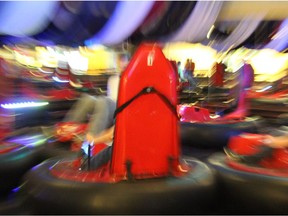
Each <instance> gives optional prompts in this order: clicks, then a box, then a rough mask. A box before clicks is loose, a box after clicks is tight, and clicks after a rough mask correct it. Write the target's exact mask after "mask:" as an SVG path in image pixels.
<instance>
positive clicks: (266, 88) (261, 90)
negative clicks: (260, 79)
mask: <svg viewBox="0 0 288 216" xmlns="http://www.w3.org/2000/svg"><path fill="white" fill-rule="evenodd" d="M270 88H272V86H266V87H264V88H263V89H260V90H257V91H256V92H264V91H267V90H268V89H270Z"/></svg>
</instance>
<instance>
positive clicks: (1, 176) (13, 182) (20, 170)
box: [0, 146, 37, 197]
mask: <svg viewBox="0 0 288 216" xmlns="http://www.w3.org/2000/svg"><path fill="white" fill-rule="evenodd" d="M36 163H37V152H36V151H35V150H34V149H33V148H29V147H26V146H22V147H19V148H17V149H15V150H14V151H11V152H8V153H5V154H1V155H0V164H1V166H0V194H1V197H2V196H6V195H7V194H8V193H9V192H10V191H11V190H12V189H13V188H15V187H17V186H18V184H20V180H21V177H22V176H23V175H24V174H25V173H26V172H27V171H28V170H29V169H30V168H32V167H33V166H34V165H36Z"/></svg>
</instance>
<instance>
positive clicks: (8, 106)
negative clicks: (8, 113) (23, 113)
mask: <svg viewBox="0 0 288 216" xmlns="http://www.w3.org/2000/svg"><path fill="white" fill-rule="evenodd" d="M48 104H49V103H48V102H33V101H29V102H21V103H8V104H1V107H2V108H4V109H18V108H27V107H39V106H46V105H48Z"/></svg>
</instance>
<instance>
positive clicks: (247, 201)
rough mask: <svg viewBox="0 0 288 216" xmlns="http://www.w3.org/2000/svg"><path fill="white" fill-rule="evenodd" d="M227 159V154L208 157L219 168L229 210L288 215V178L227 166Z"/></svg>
mask: <svg viewBox="0 0 288 216" xmlns="http://www.w3.org/2000/svg"><path fill="white" fill-rule="evenodd" d="M225 158H226V155H225V154H224V153H215V154H213V155H211V156H210V157H209V158H208V159H207V161H208V163H209V164H210V165H211V166H212V167H213V168H214V169H215V171H216V176H217V181H218V183H219V188H221V191H219V195H218V197H219V200H221V201H222V208H223V209H224V208H226V212H225V213H229V214H287V212H288V178H284V177H275V176H268V175H262V174H256V173H250V172H244V171H240V170H236V169H233V168H231V167H229V166H227V165H226V163H225ZM228 208H229V209H228ZM227 209H228V210H227Z"/></svg>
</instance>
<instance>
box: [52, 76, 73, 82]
mask: <svg viewBox="0 0 288 216" xmlns="http://www.w3.org/2000/svg"><path fill="white" fill-rule="evenodd" d="M52 79H53V80H54V81H56V82H60V83H68V82H69V80H61V79H59V78H58V77H55V76H53V77H52Z"/></svg>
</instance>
